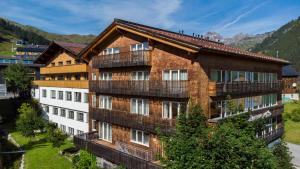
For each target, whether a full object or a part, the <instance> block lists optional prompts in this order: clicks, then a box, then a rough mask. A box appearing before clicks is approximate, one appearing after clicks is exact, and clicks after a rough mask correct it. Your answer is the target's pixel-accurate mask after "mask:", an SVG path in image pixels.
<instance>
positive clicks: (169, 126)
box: [89, 107, 176, 133]
mask: <svg viewBox="0 0 300 169" xmlns="http://www.w3.org/2000/svg"><path fill="white" fill-rule="evenodd" d="M89 111H90V115H91V118H92V119H95V120H99V121H103V122H107V123H111V124H115V125H119V126H123V127H128V128H135V129H138V130H143V131H145V132H149V133H157V131H156V130H157V129H159V130H160V132H163V133H168V132H172V131H174V127H175V121H176V120H175V119H162V118H155V117H151V116H150V115H149V116H143V115H138V114H133V113H130V112H125V111H118V110H107V109H99V108H91V107H90V110H89Z"/></svg>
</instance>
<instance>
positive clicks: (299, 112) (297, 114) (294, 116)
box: [290, 108, 300, 122]
mask: <svg viewBox="0 0 300 169" xmlns="http://www.w3.org/2000/svg"><path fill="white" fill-rule="evenodd" d="M290 119H291V120H292V121H294V122H300V108H298V109H295V110H293V111H292V113H291V114H290Z"/></svg>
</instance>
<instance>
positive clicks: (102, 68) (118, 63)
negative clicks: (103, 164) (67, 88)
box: [75, 21, 286, 169]
mask: <svg viewBox="0 0 300 169" xmlns="http://www.w3.org/2000/svg"><path fill="white" fill-rule="evenodd" d="M123 24H124V25H126V24H127V22H125V21H124V23H123V22H122V21H120V24H118V23H115V22H114V23H113V24H112V25H111V26H109V27H108V28H107V29H106V30H105V31H104V32H103V33H102V34H100V36H99V37H97V38H96V40H95V41H94V42H93V43H91V44H90V45H88V47H87V48H86V49H84V50H83V51H82V52H81V53H80V54H79V55H80V56H81V57H82V58H83V59H85V60H86V61H88V62H89V66H90V72H89V81H90V82H89V83H90V86H89V89H90V95H89V100H90V103H89V104H90V112H89V113H90V116H89V117H90V121H89V125H90V131H93V130H97V132H96V138H93V139H90V140H94V141H92V142H91V143H93V144H95V143H98V144H101V145H105V146H108V147H110V148H113V149H116V150H117V149H118V148H116V147H117V146H118V145H117V144H118V143H120V142H121V143H122V144H123V145H126V146H127V147H129V148H128V149H127V150H132V149H139V150H143V151H145V152H148V154H160V155H161V152H162V150H161V146H160V143H159V139H158V138H157V135H156V134H157V133H156V132H155V127H156V126H159V127H160V128H161V129H162V131H164V132H169V131H172V129H174V124H175V120H176V117H172V118H163V115H162V114H163V111H164V110H163V109H164V108H163V103H164V102H176V103H183V104H188V102H190V101H193V102H194V103H198V104H199V105H201V107H202V109H203V110H204V113H205V115H206V116H207V118H208V119H210V114H211V112H212V111H214V110H213V108H212V104H213V103H214V102H216V101H219V100H225V98H226V96H227V95H232V96H233V98H243V97H248V96H256V95H263V94H268V93H275V94H276V95H277V96H278V97H277V98H276V102H277V103H276V105H277V106H275V107H272V108H271V109H270V110H271V111H272V114H273V116H276V117H277V116H278V117H279V116H281V112H282V105H281V95H280V93H281V89H282V88H281V87H282V85H281V81H280V80H281V67H282V65H284V64H286V62H284V61H281V60H274V59H271V58H270V61H266V58H265V57H262V58H259V57H252V58H251V57H250V56H249V57H250V58H249V57H248V56H247V57H246V56H245V57H244V56H243V54H242V53H240V54H239V53H236V54H231V55H230V54H228V53H227V52H225V51H224V52H212V51H210V50H197V49H196V47H194V46H193V45H191V46H188V45H179V44H178V42H176V43H175V42H174V41H171V40H170V39H167V38H166V37H164V38H159V36H158V35H157V36H150V35H148V34H145V33H144V32H143V31H140V32H139V31H138V29H139V28H141V27H143V25H142V26H141V25H139V24H137V26H136V27H134V23H132V24H131V25H130V26H131V28H128V27H130V26H128V27H122V25H123ZM144 27H145V29H144V31H145V32H146V31H148V29H154V31H157V32H159V31H160V32H159V33H161V32H163V31H164V30H160V29H155V28H152V27H150V28H149V27H147V26H144ZM154 31H153V32H154ZM154 33H156V32H154ZM154 33H153V34H154ZM161 34H162V33H161ZM161 34H159V35H161ZM165 34H166V36H167V35H168V34H172V32H167V31H166V32H165ZM173 34H175V35H176V36H178V37H181V36H185V35H181V34H176V33H173ZM175 35H174V37H175ZM188 38H189V37H188ZM196 40H197V39H196V38H195V41H196ZM143 43H144V44H145V43H146V44H147V45H148V46H147V49H140V50H139V51H138V52H135V51H133V50H132V48H133V47H132V45H135V44H143ZM209 43H217V42H209ZM217 45H222V44H217ZM223 46H225V45H223ZM223 46H221V47H222V48H226V47H223ZM111 48H117V50H118V52H117V53H116V54H107V53H105V52H104V51H105V50H106V49H111ZM249 55H250V54H249ZM216 69H217V70H227V71H253V72H266V73H274V74H276V77H277V79H276V80H275V81H273V82H272V83H271V82H270V83H268V82H263V83H260V84H258V83H250V82H247V83H246V82H233V83H229V84H227V83H226V84H221V83H217V82H216V81H213V80H212V79H211V77H210V74H211V72H212V71H213V70H216ZM181 70H182V71H184V72H185V73H186V77H185V75H183V79H181V80H180V78H181V77H179V76H180V75H178V78H179V79H176V78H177V77H175V73H174V77H170V78H174V82H172V79H169V80H166V79H165V78H166V77H164V76H166V75H167V73H164V72H168V71H170V72H172V71H174V72H175V71H178V72H177V73H178V74H180V71H181ZM134 72H147V74H148V77H147V78H148V79H143V80H136V79H134V78H133V74H135V73H134ZM107 73H108V74H109V76H111V77H110V79H108V80H107V79H102V78H103V76H104V74H107ZM170 74H171V73H170ZM170 76H171V75H170ZM172 76H173V74H172ZM102 96H105V97H107V96H108V97H110V98H111V107H110V108H108V109H106V108H100V107H101V106H100V105H99V104H100V102H101V101H100V98H101V97H102ZM95 98H96V100H95V104H94V103H93V99H95ZM136 98H137V99H144V100H147V103H148V104H149V113H148V114H147V115H140V114H132V112H131V111H132V110H131V100H132V99H136ZM268 110H269V108H265V109H263V110H259V111H256V112H255V113H256V114H260V113H264V112H265V111H268ZM172 111H173V110H172ZM210 121H211V122H213V120H212V119H210ZM103 122H104V123H109V124H111V126H112V141H111V142H105V141H104V142H105V143H103V140H101V141H99V140H98V139H97V138H98V137H101V136H99V135H101V132H99V130H102V129H101V127H100V125H101V124H102V123H103ZM278 126H280V125H278ZM132 129H135V130H141V131H143V132H145V133H148V134H149V137H150V138H149V145H148V146H145V145H141V144H137V143H135V142H133V141H132V140H131V139H130V137H131V133H130V131H131V130H132ZM279 130H280V131H279ZM276 131H277V130H276ZM281 131H282V129H278V132H274V133H276V134H277V136H276V137H275V136H274V134H272V139H270V140H269V141H273V140H274V138H278V137H280V136H281V135H282V133H281V134H280V132H281ZM97 133H99V134H98V135H97ZM278 133H279V134H278ZM76 139H77V140H76V142H75V144H77V145H78V146H79V147H81V148H84V147H83V146H81V144H82V143H85V144H87V142H86V140H88V139H80V137H78V138H76ZM95 140H96V141H95ZM97 140H98V141H97ZM87 147H88V146H87ZM87 149H88V150H90V151H92V152H94V151H97V150H92V149H89V148H87ZM118 150H119V151H122V149H118ZM126 152H127V154H129V155H131V158H134V157H137V158H139V159H142V160H144V161H145V163H144V164H145V165H144V166H141V167H137V166H135V167H132V166H131V165H130V164H128V163H126V162H125V163H124V165H125V166H126V167H128V168H141V169H144V168H147V165H146V164H148V162H149V161H150V162H152V163H153V164H154V163H157V162H156V160H155V159H154V158H151V157H145V156H139V155H137V154H139V153H137V154H135V153H130V152H131V151H126ZM96 154H97V153H96ZM99 156H100V157H102V158H105V159H106V160H108V161H111V162H115V160H114V157H111V156H110V157H107V156H106V157H105V155H101V154H99ZM149 156H152V155H149ZM117 164H119V163H118V162H117Z"/></svg>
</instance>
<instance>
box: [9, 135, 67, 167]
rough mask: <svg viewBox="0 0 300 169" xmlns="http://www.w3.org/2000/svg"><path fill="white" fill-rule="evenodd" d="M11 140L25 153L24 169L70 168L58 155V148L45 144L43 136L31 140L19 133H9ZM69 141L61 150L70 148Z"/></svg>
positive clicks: (65, 159) (63, 158)
mask: <svg viewBox="0 0 300 169" xmlns="http://www.w3.org/2000/svg"><path fill="white" fill-rule="evenodd" d="M11 134H12V136H13V138H14V139H15V140H16V142H17V143H19V144H20V145H21V146H22V148H23V149H24V150H25V151H26V154H25V169H69V168H72V164H71V162H70V161H69V160H68V159H67V158H66V157H64V156H60V155H59V154H58V152H59V150H58V148H53V147H52V145H51V143H49V142H47V141H46V139H45V135H44V134H40V135H38V136H37V137H36V138H34V139H32V141H31V143H30V142H29V138H26V137H23V136H22V135H21V134H20V133H19V132H12V133H11ZM72 146H73V144H72V143H71V142H70V141H68V140H67V141H66V142H65V144H64V145H63V146H62V147H61V149H64V148H69V147H72Z"/></svg>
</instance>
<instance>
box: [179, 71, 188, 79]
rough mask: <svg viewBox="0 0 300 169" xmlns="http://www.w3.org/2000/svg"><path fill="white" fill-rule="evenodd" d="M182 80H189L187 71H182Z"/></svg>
mask: <svg viewBox="0 0 300 169" xmlns="http://www.w3.org/2000/svg"><path fill="white" fill-rule="evenodd" d="M180 80H188V77H187V71H186V70H181V71H180Z"/></svg>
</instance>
